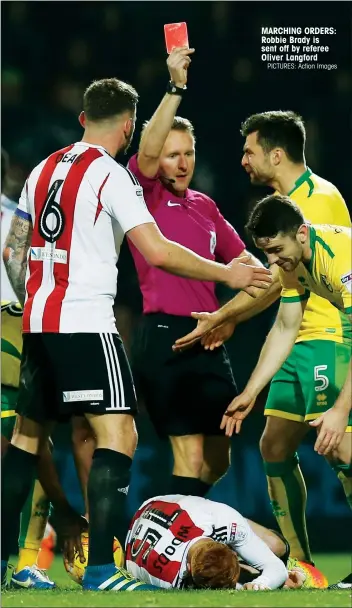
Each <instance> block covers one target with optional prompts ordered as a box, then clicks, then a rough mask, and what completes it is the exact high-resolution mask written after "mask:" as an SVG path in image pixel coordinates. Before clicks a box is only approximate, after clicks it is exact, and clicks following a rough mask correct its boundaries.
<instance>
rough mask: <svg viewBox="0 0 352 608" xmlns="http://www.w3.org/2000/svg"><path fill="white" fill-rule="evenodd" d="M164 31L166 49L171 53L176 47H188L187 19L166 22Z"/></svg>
mask: <svg viewBox="0 0 352 608" xmlns="http://www.w3.org/2000/svg"><path fill="white" fill-rule="evenodd" d="M164 33H165V42H166V50H167V52H168V54H169V55H170V53H171V51H173V50H174V49H175V48H176V47H179V46H187V47H188V32H187V23H185V21H182V22H181V23H166V25H164Z"/></svg>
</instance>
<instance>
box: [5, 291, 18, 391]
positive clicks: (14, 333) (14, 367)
mask: <svg viewBox="0 0 352 608" xmlns="http://www.w3.org/2000/svg"><path fill="white" fill-rule="evenodd" d="M21 353H22V308H21V307H20V305H19V304H18V303H15V302H4V301H2V302H1V384H4V385H6V386H12V387H14V388H18V385H19V377H20V365H21Z"/></svg>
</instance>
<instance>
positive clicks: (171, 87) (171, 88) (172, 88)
mask: <svg viewBox="0 0 352 608" xmlns="http://www.w3.org/2000/svg"><path fill="white" fill-rule="evenodd" d="M186 89H187V87H186V85H183V87H182V88H181V87H177V86H176V85H175V83H174V82H173V81H172V80H170V81H169V82H168V85H167V89H166V92H167V93H169V95H181V97H182V95H183V93H184V92H185V91H186Z"/></svg>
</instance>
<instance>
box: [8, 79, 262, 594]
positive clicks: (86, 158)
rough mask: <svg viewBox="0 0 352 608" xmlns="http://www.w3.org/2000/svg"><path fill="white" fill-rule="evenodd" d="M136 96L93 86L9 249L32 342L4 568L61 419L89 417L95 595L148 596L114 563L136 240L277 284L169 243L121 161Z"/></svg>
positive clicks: (146, 249) (131, 441)
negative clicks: (73, 137)
mask: <svg viewBox="0 0 352 608" xmlns="http://www.w3.org/2000/svg"><path fill="white" fill-rule="evenodd" d="M137 100H138V95H137V93H136V91H135V90H134V89H133V87H131V86H130V85H127V84H125V83H123V82H121V81H119V80H117V79H105V80H102V81H96V82H94V83H92V85H91V86H90V87H88V89H87V90H86V92H85V95H84V102H83V108H84V111H83V112H82V113H81V115H80V121H81V124H82V126H83V127H84V129H85V130H84V136H83V139H82V141H80V142H77V143H75V144H72V145H70V146H68V147H66V148H64V149H63V150H59V151H57V152H55V153H53V154H51V155H50V156H49V157H48V158H46V159H45V160H43V161H42V162H41V163H40V164H39V165H38V166H37V167H35V168H34V169H33V171H32V172H31V174H30V176H29V177H28V179H27V181H26V184H25V186H24V188H23V191H22V194H21V197H20V201H19V205H18V208H17V210H16V213H15V216H14V219H13V221H12V224H11V228H10V232H9V235H8V237H7V239H6V243H5V248H4V253H3V256H4V261H5V265H6V269H7V273H8V276H9V279H10V282H11V284H12V287H13V288H14V290H15V292H16V294H17V296H18V299H19V301H20V304H21V305H24V312H23V332H24V340H23V357H22V364H21V377H20V390H19V398H18V404H17V412H18V413H19V414H21V417H20V418H19V424H18V425H17V428H16V431H15V434H14V436H13V438H12V441H11V445H10V447H9V450H8V452H7V454H6V456H5V458H4V461H3V469H2V480H1V481H2V493H3V502H2V513H1V517H2V531H3V534H2V572H3V573H6V568H7V560H8V557H9V551H10V534H9V533H8V530H10V529H11V528H12V527H13V526H14V525H15V524H16V522H17V519H18V518H19V515H20V512H21V509H22V506H23V504H24V501H25V499H26V497H27V495H28V492H29V488H30V484H31V482H32V478H33V475H34V472H35V468H36V463H37V458H38V457H37V454H38V450H39V446H40V443H41V442H42V441H44V440H45V439H46V437H47V436H48V434H49V433H50V430H51V427H52V424H53V423H54V422H55V421H57V420H62V419H67V418H69V417H71V416H72V415H81V416H85V417H86V418H87V419H88V421H89V424H90V426H91V428H92V429H93V432H94V434H95V436H96V437H97V449H96V450H95V453H94V459H93V464H92V468H91V471H90V476H89V482H88V499H89V516H90V521H89V525H90V532H89V564H88V567H87V569H86V573H85V578H84V581H83V586H84V588H86V589H101V588H104V585H105V584H106V581H109V582H115V584H116V586H115V588H116V589H121V590H122V589H126V590H130V591H133V590H134V589H140V590H141V589H145V588H146V586H145V585H140V584H139V583H138V582H137V581H134V580H131V579H130V578H128V577H127V576H126V574H125V573H124V572H123V571H121V570H119V569H117V568H116V567H115V565H114V560H113V538H114V532H115V530H116V522H120V521H121V520H122V518H121V514H122V512H123V509H124V502H125V498H126V494H127V492H128V486H129V479H130V468H131V464H132V457H133V454H134V450H135V446H136V443H137V434H136V430H135V423H134V416H135V414H136V410H137V407H136V396H135V390H134V385H133V380H132V375H131V371H130V367H129V364H128V361H127V358H126V354H125V351H124V347H123V343H122V341H121V339H120V337H119V335H118V333H117V329H116V325H115V320H114V315H113V303H114V299H115V296H116V279H117V268H116V264H117V261H118V256H119V249H120V246H121V243H122V240H123V238H124V235H125V233H127V234H128V236H129V238H130V239H131V241H132V242H133V243H134V245H135V246H136V247H137V248H138V249H139V251H141V253H142V254H143V255H144V256H145V257H146V258H147V259H148V261H149V262H150V263H151V264H152V265H155V266H158V267H160V268H163V269H164V270H166V271H168V272H172V273H175V274H181V275H185V276H188V277H191V278H196V279H199V280H209V281H214V280H215V281H219V282H223V283H225V284H227V285H229V286H230V287H232V288H236V287H247V286H248V285H256V284H258V279H259V284H260V285H261V284H262V281H261V279H263V280H264V281H265V279H266V278H267V277H268V275H267V274H265V273H264V272H263V270H260V269H258V268H254V267H251V266H249V265H246V264H243V263H240V262H239V260H233V261H232V262H231V263H230V264H228V265H227V266H225V265H221V264H217V263H216V262H212V261H209V260H205V259H203V258H201V257H200V256H198V255H196V254H194V253H192V252H191V251H189V250H187V249H186V248H183V247H181V246H179V245H177V244H175V243H173V242H171V241H169V240H167V239H165V238H164V237H163V236H162V234H161V232H160V231H159V230H158V228H157V226H156V225H155V222H154V219H153V217H152V216H151V215H150V213H149V211H148V210H147V208H146V206H145V202H144V198H143V190H142V188H141V187H140V185H139V183H138V182H137V180H136V178H135V177H134V176H133V174H132V173H131V172H130V171H129V170H126V169H125V168H124V167H122V166H121V165H119V164H117V163H116V162H115V160H114V157H115V156H116V154H117V152H118V151H121V150H124V149H125V150H126V149H127V148H128V146H129V143H130V141H131V138H132V135H133V131H134V125H135V119H136V105H137ZM268 282H269V281H267V282H266V285H267V284H268ZM14 479H15V480H16V483H14ZM121 535H123V531H122V530H121ZM102 585H103V587H102Z"/></svg>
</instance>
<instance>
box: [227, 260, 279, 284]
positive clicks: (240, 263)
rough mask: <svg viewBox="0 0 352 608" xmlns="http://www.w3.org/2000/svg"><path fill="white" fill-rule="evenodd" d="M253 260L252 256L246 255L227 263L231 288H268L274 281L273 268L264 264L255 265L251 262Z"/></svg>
mask: <svg viewBox="0 0 352 608" xmlns="http://www.w3.org/2000/svg"><path fill="white" fill-rule="evenodd" d="M251 261H252V256H250V255H244V256H241V257H240V258H234V259H233V260H232V261H231V262H230V263H229V264H227V268H228V270H229V277H228V279H227V285H228V286H229V287H231V289H245V288H246V287H259V288H260V289H268V287H269V286H270V284H271V283H272V273H271V270H269V269H268V268H264V266H253V265H251V264H250V262H251Z"/></svg>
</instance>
